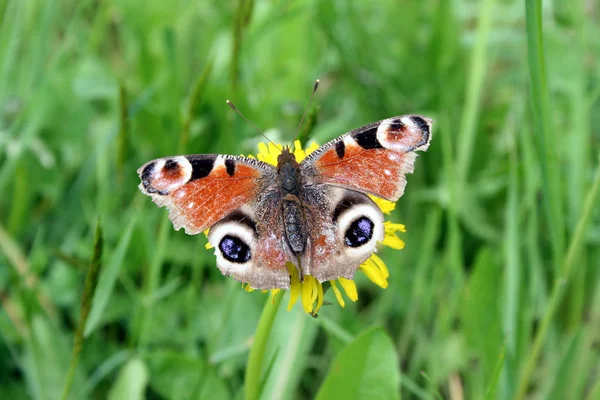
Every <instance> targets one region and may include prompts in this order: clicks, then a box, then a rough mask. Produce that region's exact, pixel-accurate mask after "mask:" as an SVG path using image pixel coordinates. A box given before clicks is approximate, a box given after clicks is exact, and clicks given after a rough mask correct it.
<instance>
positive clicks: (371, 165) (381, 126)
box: [300, 115, 433, 201]
mask: <svg viewBox="0 0 600 400" xmlns="http://www.w3.org/2000/svg"><path fill="white" fill-rule="evenodd" d="M432 122H433V121H432V120H431V119H429V118H425V117H421V116H419V115H404V116H399V117H394V118H388V119H384V120H382V121H378V122H374V123H372V124H369V125H367V126H364V127H362V128H358V129H355V130H353V131H351V132H348V133H346V134H344V135H342V136H340V137H339V138H337V139H335V140H332V141H331V142H329V143H326V144H325V145H323V146H321V147H319V148H318V149H317V150H315V151H314V152H313V153H311V154H310V155H308V156H307V157H306V159H304V161H303V162H302V163H301V164H300V166H301V168H302V172H303V174H304V175H305V176H307V177H308V178H309V179H310V180H312V181H314V182H317V183H327V184H330V185H335V186H341V187H345V188H349V189H353V190H356V191H359V192H363V193H369V194H372V195H375V196H377V197H381V198H384V199H387V200H392V201H395V200H398V198H400V196H402V194H403V193H404V187H405V186H406V176H405V175H406V174H407V173H412V172H413V167H414V162H415V158H416V156H417V154H416V151H418V150H421V151H425V150H427V148H428V147H429V142H430V140H431V124H432Z"/></svg>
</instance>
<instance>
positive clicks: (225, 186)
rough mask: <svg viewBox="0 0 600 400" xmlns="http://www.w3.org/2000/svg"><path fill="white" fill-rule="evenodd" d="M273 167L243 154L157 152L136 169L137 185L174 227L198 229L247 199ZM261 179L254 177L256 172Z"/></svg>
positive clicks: (253, 194) (205, 227)
mask: <svg viewBox="0 0 600 400" xmlns="http://www.w3.org/2000/svg"><path fill="white" fill-rule="evenodd" d="M275 173H276V170H275V169H274V168H273V167H271V166H270V165H268V164H265V163H263V162H261V161H258V160H252V159H248V158H244V157H233V156H216V155H191V156H176V157H168V158H161V159H158V160H154V161H151V162H149V163H147V164H145V165H144V166H142V167H141V168H140V169H139V170H138V174H139V175H140V178H141V179H142V183H141V184H140V185H139V188H140V190H142V192H144V193H145V194H147V195H149V196H151V197H152V200H153V201H154V202H155V203H156V204H157V205H158V206H161V207H162V206H164V207H167V209H168V210H169V218H170V219H171V221H172V222H173V226H174V227H175V229H176V230H179V229H180V228H182V227H183V228H184V229H185V232H186V233H187V234H189V235H193V234H197V233H200V232H202V231H204V230H206V229H208V228H210V227H211V226H213V225H214V224H215V223H217V222H218V221H219V220H220V219H221V218H223V217H225V216H226V215H227V214H229V213H231V212H232V211H234V210H236V209H238V208H240V207H241V206H243V205H244V204H246V203H249V202H251V201H252V200H253V199H254V198H255V196H256V195H257V193H258V192H259V191H260V190H262V189H263V184H262V183H261V182H270V181H271V180H270V179H269V178H268V176H269V174H275ZM261 177H263V178H265V177H266V178H265V179H262V180H261V179H259V178H261Z"/></svg>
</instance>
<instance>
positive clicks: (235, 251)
mask: <svg viewBox="0 0 600 400" xmlns="http://www.w3.org/2000/svg"><path fill="white" fill-rule="evenodd" d="M219 250H221V253H222V254H223V257H225V259H226V260H227V261H229V262H232V263H238V264H243V263H245V262H247V261H248V260H250V247H249V246H248V245H247V244H246V243H245V242H244V241H243V240H242V239H240V238H239V237H236V236H230V235H225V236H224V237H223V239H221V241H220V242H219Z"/></svg>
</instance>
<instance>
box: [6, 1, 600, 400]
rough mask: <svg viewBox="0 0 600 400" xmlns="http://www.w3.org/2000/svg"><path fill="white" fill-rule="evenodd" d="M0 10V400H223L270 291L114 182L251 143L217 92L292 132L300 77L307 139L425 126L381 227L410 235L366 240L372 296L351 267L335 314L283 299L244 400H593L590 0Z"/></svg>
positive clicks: (275, 132) (597, 301)
mask: <svg viewBox="0 0 600 400" xmlns="http://www.w3.org/2000/svg"><path fill="white" fill-rule="evenodd" d="M0 16H1V26H0V193H1V195H0V301H1V304H2V308H1V310H0V398H5V399H9V398H11V399H12V398H28V397H29V398H36V399H57V398H61V396H64V395H63V393H65V392H66V391H68V393H69V394H68V395H66V396H65V397H68V398H98V399H100V398H106V397H107V396H108V397H110V398H122V399H125V398H127V399H135V398H150V399H197V398H211V399H228V398H242V397H243V387H244V372H245V366H246V362H247V359H248V353H249V349H250V348H251V346H252V343H253V337H254V335H255V330H256V327H257V324H258V319H259V316H260V314H261V312H262V310H263V308H264V307H265V301H266V300H267V299H268V296H267V295H264V294H261V293H259V292H253V293H247V292H245V291H243V290H242V289H241V288H240V285H239V284H238V283H237V282H235V281H233V280H232V279H229V278H224V277H222V276H221V274H220V273H219V271H218V269H217V268H216V267H215V260H214V256H213V255H212V251H207V250H205V249H204V244H205V238H204V237H203V235H200V236H198V237H192V236H187V235H185V234H184V233H183V231H180V232H175V231H174V230H173V229H172V226H171V224H170V221H169V220H168V218H167V212H166V211H165V210H164V209H159V208H157V207H155V205H154V204H152V203H151V201H150V199H149V198H147V197H145V196H143V195H142V194H141V193H140V192H139V191H138V189H137V184H138V183H139V179H138V177H137V175H136V172H135V171H136V169H137V168H138V167H139V166H140V165H142V164H143V163H144V162H146V161H148V160H151V159H154V158H158V157H163V156H168V155H175V154H181V153H231V154H240V153H244V154H249V153H256V144H257V143H258V142H259V141H262V140H263V139H262V138H261V137H259V136H258V135H257V134H256V132H254V131H253V129H252V128H251V127H250V126H249V125H248V124H246V123H245V122H244V121H242V120H241V118H239V117H238V116H237V115H235V114H234V113H233V111H232V110H231V109H229V108H228V107H227V106H226V105H225V100H226V99H231V100H232V101H233V102H234V103H235V104H236V105H237V106H238V108H240V109H241V110H242V111H243V113H244V114H245V115H246V116H247V117H248V118H249V119H250V120H251V121H253V122H254V123H255V124H256V125H258V126H259V127H260V128H261V129H263V130H265V131H266V133H267V135H268V136H269V137H270V138H271V139H272V140H275V141H279V142H282V143H289V142H290V141H291V140H292V139H293V138H294V137H295V131H296V126H297V124H298V121H299V120H300V117H301V114H302V112H303V110H304V108H305V105H306V102H307V99H308V97H309V95H310V90H311V88H312V85H313V82H314V80H315V79H316V78H320V79H321V86H320V89H319V91H318V92H317V94H316V97H315V101H314V106H313V107H311V108H310V110H309V115H310V118H309V121H308V122H307V124H306V125H305V131H306V132H308V131H310V138H311V140H313V139H314V140H316V141H317V142H319V143H324V142H325V141H326V140H329V139H332V138H334V137H336V136H339V135H340V134H342V133H344V132H346V131H349V130H351V129H353V128H356V127H358V126H361V125H364V124H367V123H370V122H372V121H375V120H379V119H383V118H387V117H391V116H395V115H400V114H405V113H420V114H423V115H426V116H429V117H431V118H433V119H435V121H436V122H435V125H434V129H433V140H432V144H431V147H430V149H429V151H428V152H427V153H425V154H422V155H421V156H420V157H419V158H418V159H417V162H416V169H415V174H414V175H410V176H409V177H408V186H407V191H406V194H405V195H404V197H402V198H401V199H400V201H399V202H398V204H397V210H396V212H395V213H394V214H393V216H392V217H391V219H392V220H393V221H396V222H402V223H404V224H406V226H407V230H408V232H407V233H405V234H403V235H402V239H403V240H404V241H405V242H406V248H405V249H404V250H402V251H392V250H390V249H384V250H382V252H380V254H381V255H382V258H383V259H384V260H385V261H386V263H387V266H388V268H389V270H390V273H391V276H390V279H389V280H390V287H389V288H387V289H386V290H382V289H379V288H378V287H377V286H375V285H373V284H372V283H371V282H369V281H368V280H367V279H366V278H365V277H364V275H362V276H360V277H358V278H357V284H358V287H359V300H358V301H357V302H356V303H352V302H350V301H347V303H350V304H347V305H346V308H344V309H342V308H340V307H339V306H338V305H337V304H336V302H335V299H334V297H333V295H332V293H331V291H329V292H328V293H326V299H327V300H328V301H330V302H332V303H333V304H331V305H325V306H324V307H323V308H322V310H321V311H320V313H319V316H318V318H316V319H315V318H312V317H311V316H309V315H307V314H306V313H305V312H304V311H303V310H302V307H301V306H300V305H297V306H296V307H295V308H294V309H293V310H292V311H291V312H287V311H286V310H285V306H282V307H280V308H279V310H278V312H277V315H276V317H275V321H274V324H273V329H272V331H271V334H270V336H269V337H268V342H267V350H266V353H265V358H264V368H263V371H262V378H261V385H262V386H261V389H262V398H265V399H267V398H268V399H283V398H297V399H300V398H311V397H314V396H320V398H336V397H339V398H345V399H348V398H360V397H363V398H400V397H403V398H406V399H439V398H450V399H462V398H466V399H480V398H490V399H495V398H499V399H510V398H532V399H541V398H548V399H566V398H569V399H579V398H589V399H595V398H600V383H599V382H600V361H599V360H600V346H599V343H600V290H599V288H600V268H599V267H600V221H599V215H598V208H599V207H598V204H599V202H598V200H597V197H595V196H596V195H597V191H598V190H597V189H598V175H597V173H596V172H595V170H596V168H597V165H598V153H599V149H600V131H599V129H598V125H599V124H600V102H599V95H600V65H599V63H600V59H599V55H600V24H599V19H600V6H599V4H598V3H597V2H594V1H567V0H558V1H545V2H543V4H542V3H541V2H540V1H500V0H484V1H480V2H476V1H464V0H455V1H442V0H437V1H436V0H410V1H409V0H407V1H391V0H390V1H378V2H363V1H344V0H332V1H317V0H308V1H276V0H272V1H266V0H260V1H259V0H256V1H254V2H252V1H247V0H240V1H231V2H228V1H224V2H221V1H201V0H197V1H192V0H177V1H170V2H169V1H162V0H145V1H142V0H105V1H99V0H81V1H76V0H56V1H44V0H29V1H24V0H0ZM542 23H543V26H542ZM595 176H596V178H595ZM586 199H588V202H587V203H586ZM98 221H100V225H101V230H102V235H101V237H102V239H103V240H102V241H96V251H95V250H94V249H95V245H94V232H95V230H96V227H97V225H98ZM100 245H101V246H102V251H101V252H100ZM94 254H96V256H94ZM99 254H102V256H101V258H99V256H98V255H99ZM90 260H92V261H90ZM98 261H101V262H100V275H99V278H97V279H99V281H97V279H95V278H94V277H93V276H92V278H91V280H90V284H89V285H88V286H89V289H88V291H87V292H86V291H84V288H85V287H86V285H85V277H86V271H88V269H89V268H90V265H92V266H97V265H98ZM95 283H97V286H95V293H94V299H93V306H92V308H91V311H90V313H89V315H88V317H87V323H86V325H85V329H84V328H83V327H82V326H81V323H80V315H81V310H82V309H84V310H86V309H87V310H89V296H88V295H87V294H85V293H88V294H89V293H91V290H92V289H94V284H95ZM82 298H83V299H84V305H83V306H82ZM283 301H284V304H285V302H286V298H284V300H283ZM86 304H87V305H86ZM78 326H80V328H79V332H80V334H83V336H84V337H85V342H84V344H83V350H82V351H81V352H80V353H78V352H75V354H79V362H78V363H76V364H75V363H74V362H73V361H72V347H73V343H74V337H75V336H76V335H75V332H76V331H77V330H78ZM80 336H81V335H80ZM70 365H71V366H72V367H71V368H72V373H71V378H69V379H72V380H71V381H70V383H68V380H69V379H68V378H67V375H68V370H69V366H70ZM65 387H68V389H67V390H66V391H65Z"/></svg>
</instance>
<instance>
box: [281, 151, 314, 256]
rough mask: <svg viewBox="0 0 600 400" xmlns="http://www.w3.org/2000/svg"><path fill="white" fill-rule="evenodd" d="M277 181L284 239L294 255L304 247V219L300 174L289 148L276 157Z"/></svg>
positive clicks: (301, 251)
mask: <svg viewBox="0 0 600 400" xmlns="http://www.w3.org/2000/svg"><path fill="white" fill-rule="evenodd" d="M277 179H278V184H279V185H278V186H279V190H280V194H281V199H282V200H281V207H282V211H283V221H284V227H285V229H284V231H285V238H286V241H287V243H288V245H289V246H290V249H291V250H292V251H293V252H294V253H295V254H301V253H303V252H304V248H305V247H306V236H307V231H306V218H305V216H304V209H303V206H302V187H303V182H302V173H301V171H300V165H299V164H298V162H297V161H296V158H295V157H294V155H293V154H292V153H291V152H290V149H289V147H284V149H283V151H282V152H281V154H280V155H279V157H277Z"/></svg>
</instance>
